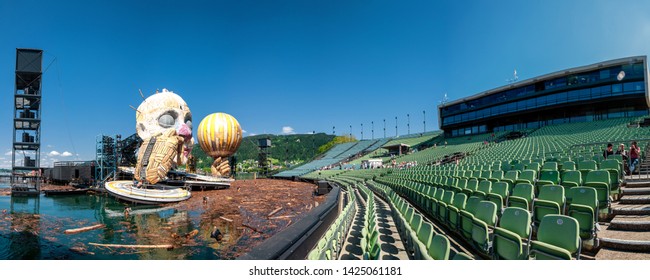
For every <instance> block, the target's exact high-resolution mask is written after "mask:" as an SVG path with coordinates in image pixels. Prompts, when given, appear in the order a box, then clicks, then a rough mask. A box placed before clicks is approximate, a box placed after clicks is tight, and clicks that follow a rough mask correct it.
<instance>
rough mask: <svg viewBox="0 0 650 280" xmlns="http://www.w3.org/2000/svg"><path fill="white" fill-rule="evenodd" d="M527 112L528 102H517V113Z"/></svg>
mask: <svg viewBox="0 0 650 280" xmlns="http://www.w3.org/2000/svg"><path fill="white" fill-rule="evenodd" d="M522 110H526V100H520V101H517V111H522Z"/></svg>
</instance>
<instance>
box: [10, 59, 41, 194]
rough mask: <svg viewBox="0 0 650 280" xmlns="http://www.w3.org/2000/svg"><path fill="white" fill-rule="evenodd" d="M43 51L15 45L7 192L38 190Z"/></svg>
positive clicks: (30, 192) (34, 192)
mask: <svg viewBox="0 0 650 280" xmlns="http://www.w3.org/2000/svg"><path fill="white" fill-rule="evenodd" d="M42 61H43V51H42V50H36V49H16V82H15V85H14V121H13V132H14V133H13V139H12V140H13V145H12V146H13V147H12V155H11V170H12V177H11V194H12V195H38V194H39V193H40V181H41V180H40V179H41V174H40V161H41V160H40V159H41V154H40V149H41V82H42V75H43V72H42V70H41V68H42Z"/></svg>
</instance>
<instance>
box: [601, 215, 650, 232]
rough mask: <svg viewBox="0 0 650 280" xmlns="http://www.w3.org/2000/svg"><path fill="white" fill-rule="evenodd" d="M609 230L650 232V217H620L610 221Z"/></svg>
mask: <svg viewBox="0 0 650 280" xmlns="http://www.w3.org/2000/svg"><path fill="white" fill-rule="evenodd" d="M608 229H610V230H630V231H650V215H638V216H637V215H630V216H628V215H618V216H616V217H614V219H612V220H611V221H610V224H609V227H608Z"/></svg>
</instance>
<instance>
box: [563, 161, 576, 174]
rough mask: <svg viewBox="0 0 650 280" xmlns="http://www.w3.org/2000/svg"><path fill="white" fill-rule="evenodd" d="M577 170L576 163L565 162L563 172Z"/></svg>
mask: <svg viewBox="0 0 650 280" xmlns="http://www.w3.org/2000/svg"><path fill="white" fill-rule="evenodd" d="M572 170H576V163H575V162H573V161H565V162H564V163H562V172H564V171H572Z"/></svg>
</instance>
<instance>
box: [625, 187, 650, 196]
mask: <svg viewBox="0 0 650 280" xmlns="http://www.w3.org/2000/svg"><path fill="white" fill-rule="evenodd" d="M621 192H622V193H623V195H629V194H632V195H645V194H648V195H650V188H628V187H625V188H621Z"/></svg>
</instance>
